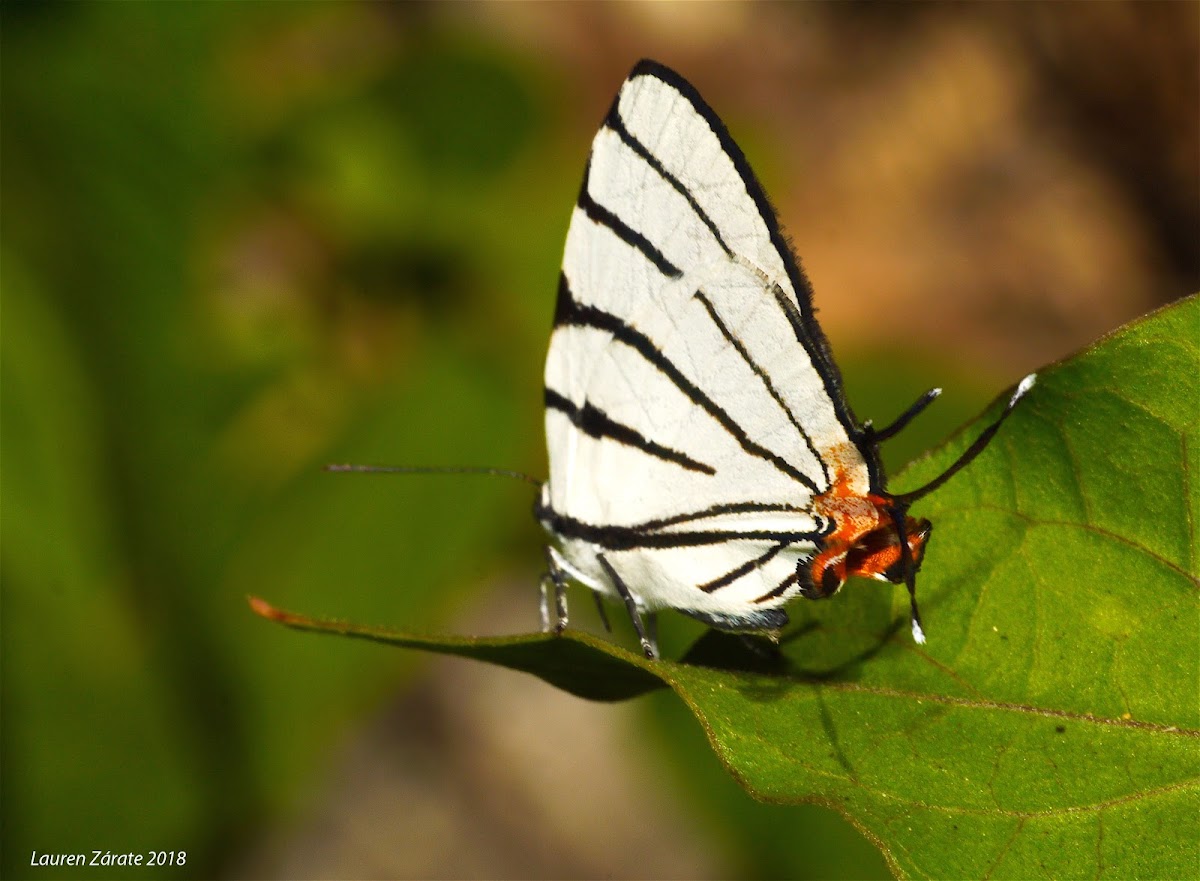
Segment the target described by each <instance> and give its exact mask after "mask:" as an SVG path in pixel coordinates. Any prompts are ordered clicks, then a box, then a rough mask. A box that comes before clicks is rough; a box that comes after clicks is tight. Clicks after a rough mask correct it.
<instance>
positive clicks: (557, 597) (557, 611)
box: [542, 546, 567, 633]
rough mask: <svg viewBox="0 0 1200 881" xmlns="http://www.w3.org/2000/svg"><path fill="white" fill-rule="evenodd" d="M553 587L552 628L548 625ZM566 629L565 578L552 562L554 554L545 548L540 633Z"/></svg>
mask: <svg viewBox="0 0 1200 881" xmlns="http://www.w3.org/2000/svg"><path fill="white" fill-rule="evenodd" d="M551 585H553V587H554V615H555V621H554V626H553V627H551V625H550V592H549V588H550V586H551ZM566 629H567V578H566V576H565V575H563V571H562V569H560V568H559V567H558V564H557V563H556V562H555V561H554V554H553V553H552V552H551V551H550V548H549V546H547V548H546V574H545V575H543V576H542V631H543V632H547V633H548V632H550V631H553V632H554V633H562V632H563V631H564V630H566Z"/></svg>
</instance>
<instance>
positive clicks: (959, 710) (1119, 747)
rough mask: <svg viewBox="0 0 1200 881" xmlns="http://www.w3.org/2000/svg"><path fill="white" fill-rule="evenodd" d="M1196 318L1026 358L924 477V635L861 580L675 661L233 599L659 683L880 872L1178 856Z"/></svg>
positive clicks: (431, 646)
mask: <svg viewBox="0 0 1200 881" xmlns="http://www.w3.org/2000/svg"><path fill="white" fill-rule="evenodd" d="M1198 331H1200V298H1197V297H1193V298H1190V299H1188V300H1186V301H1184V302H1182V303H1179V304H1177V305H1175V306H1173V307H1169V308H1166V309H1163V310H1161V311H1159V312H1158V313H1155V314H1154V315H1151V316H1149V317H1147V318H1145V319H1143V320H1141V321H1139V322H1136V323H1134V324H1132V325H1130V326H1128V327H1126V328H1123V329H1122V330H1120V331H1118V332H1116V333H1114V334H1112V335H1111V336H1109V337H1107V338H1106V339H1104V340H1101V341H1100V342H1099V343H1097V344H1096V345H1095V346H1093V347H1092V348H1090V349H1088V350H1086V351H1084V352H1083V353H1081V354H1079V355H1077V356H1075V357H1073V358H1071V359H1069V360H1067V361H1065V362H1062V363H1060V364H1058V365H1054V366H1052V367H1050V368H1047V369H1046V370H1045V371H1043V372H1042V373H1041V374H1040V375H1039V377H1038V381H1037V385H1036V386H1035V387H1034V389H1033V391H1032V392H1031V393H1030V394H1029V395H1028V396H1027V397H1026V399H1025V400H1024V401H1022V403H1021V405H1020V406H1019V407H1018V408H1017V410H1016V411H1015V412H1014V414H1013V416H1012V417H1011V418H1010V420H1009V421H1008V422H1007V423H1006V424H1005V426H1004V428H1003V429H1002V430H1001V432H1000V434H999V435H998V436H997V438H996V440H995V442H993V444H992V445H991V446H990V447H989V448H988V450H987V451H985V452H984V454H983V455H981V456H980V458H979V459H978V460H976V461H975V462H974V463H973V464H972V465H971V466H970V467H969V468H968V469H967V470H966V471H964V472H963V473H962V474H961V475H959V476H957V477H955V478H954V480H952V481H951V482H950V483H948V484H947V485H946V486H945V487H943V488H942V489H940V490H939V491H938V492H936V493H935V494H933V496H931V497H930V498H929V500H928V502H927V503H925V504H924V506H923V507H922V509H921V510H919V511H918V512H917V513H919V514H920V515H921V516H926V517H929V518H930V519H931V520H932V521H933V522H934V524H935V530H934V538H933V539H932V540H931V543H930V546H929V551H928V553H927V555H926V559H925V564H924V567H923V570H922V575H921V584H920V590H921V593H922V600H923V610H924V613H925V619H926V629H927V632H928V634H929V643H928V645H926V646H923V647H921V646H917V645H915V644H913V642H912V641H911V639H910V637H909V635H908V628H907V620H906V609H907V603H906V599H905V597H904V595H903V591H901V590H898V589H897V590H893V589H881V588H880V587H878V586H870V585H867V584H863V583H857V584H852V585H850V586H849V587H847V589H846V590H845V591H844V592H843V593H842V594H841V595H839V596H838V597H837V598H836V599H834V600H833V601H831V602H828V603H811V604H810V603H803V602H800V603H796V604H794V605H793V606H792V613H793V618H794V619H795V620H796V621H797V626H796V627H795V629H794V630H793V631H792V632H791V633H790V634H789V635H788V636H787V637H785V640H784V642H783V644H782V645H781V646H780V648H779V650H778V651H774V652H770V651H767V650H760V651H756V650H754V649H753V648H751V647H750V646H748V645H747V644H746V643H745V642H743V641H741V640H739V639H737V638H735V637H731V636H729V635H725V634H720V633H715V632H713V633H709V634H707V635H705V636H704V637H702V638H701V639H700V640H699V641H698V642H697V643H696V644H695V645H693V646H692V648H691V649H690V650H689V651H688V652H687V654H686V655H685V656H684V657H683V658H682V659H680V660H678V661H672V660H662V661H647V660H646V659H644V658H642V657H641V656H640V655H638V654H636V653H634V652H631V651H628V650H626V649H624V648H622V647H620V646H616V645H613V644H610V643H608V642H605V641H603V640H600V639H597V638H595V637H592V636H588V635H586V634H579V633H574V632H568V633H567V634H565V635H563V636H562V637H557V638H555V637H551V636H545V635H540V634H539V635H526V636H515V637H510V638H507V639H470V638H458V637H453V638H450V637H422V636H416V635H412V634H401V633H394V632H391V631H385V630H378V629H371V628H363V627H358V626H354V625H346V624H338V623H335V622H320V621H314V620H311V619H307V618H302V617H299V616H291V615H288V614H287V613H284V612H279V611H277V610H274V609H272V608H270V607H269V606H267V605H266V604H265V603H262V602H261V601H255V602H256V603H257V606H256V611H258V612H259V613H260V614H263V615H265V616H266V617H269V618H273V619H275V620H278V621H281V622H282V623H285V624H288V625H289V626H293V627H299V628H302V629H310V630H318V631H324V632H333V633H339V634H342V635H348V636H355V637H360V638H367V639H372V640H376V641H380V642H385V643H390V644H394V645H399V646H405V647H413V648H423V649H426V650H430V651H437V652H443V653H450V654H457V655H462V656H467V657H474V658H478V659H481V660H487V661H491V662H492V663H496V664H501V665H503V666H507V667H511V668H513V669H517V670H523V671H526V672H529V673H533V674H534V675H536V676H539V677H541V678H542V679H545V680H546V681H548V682H551V683H552V684H555V685H557V686H559V687H560V688H564V689H566V690H568V691H570V692H572V693H574V694H577V695H581V696H584V697H590V698H594V699H601V700H616V699H620V698H623V697H633V696H635V695H638V694H642V693H644V692H646V691H647V690H649V689H651V688H655V687H658V686H660V685H666V686H668V687H670V688H671V689H673V690H674V692H675V693H676V694H677V695H678V696H679V697H680V698H681V699H682V700H683V702H684V703H685V704H686V705H687V706H688V707H689V708H690V709H691V711H692V712H693V713H694V714H695V716H696V718H697V719H698V720H699V722H700V724H701V725H702V727H703V728H704V730H705V732H706V734H707V736H708V739H709V742H710V743H711V745H712V748H713V749H714V750H715V751H716V753H717V755H718V756H719V758H720V759H721V761H722V762H723V763H724V765H725V766H726V768H727V769H728V770H729V771H730V773H731V774H733V775H734V777H735V778H737V780H738V781H739V782H740V783H741V784H742V785H743V786H744V787H745V788H746V789H747V790H748V791H749V792H750V793H751V794H753V795H755V796H756V797H757V798H760V799H763V800H766V801H772V802H779V803H797V802H804V801H815V802H819V803H822V804H826V805H829V806H831V807H834V808H836V809H837V810H839V811H841V812H842V813H843V814H844V815H845V816H846V817H848V818H849V819H850V821H851V822H852V823H854V825H855V826H857V827H858V828H859V829H860V830H861V831H862V832H863V833H864V834H865V835H866V836H867V837H868V838H870V839H871V840H872V841H874V842H875V843H876V844H877V845H878V846H879V847H880V849H881V850H882V851H883V853H884V856H885V858H886V859H887V860H888V862H889V864H890V866H891V868H892V869H893V871H894V872H896V874H897V875H899V876H901V877H920V878H935V877H936V878H945V877H956V878H976V877H994V878H1001V877H1018V878H1067V877H1078V876H1085V875H1086V876H1089V877H1090V876H1100V875H1108V876H1121V877H1146V878H1165V877H1195V876H1196V875H1197V866H1198V865H1200V819H1198V818H1200V811H1197V790H1198V789H1200V707H1198V705H1197V700H1196V698H1197V694H1200V643H1198V641H1197V639H1196V632H1197V631H1196V624H1197V620H1198V619H1197V611H1198V602H1197V600H1198V597H1200V579H1198V577H1197V575H1198V567H1200V561H1198V559H1197V556H1198V551H1197V523H1200V438H1198V437H1197V422H1198V420H1197V402H1198V401H1200V333H1198ZM999 406H1000V404H999V402H997V404H996V405H994V406H993V407H992V408H991V410H992V411H995V410H996V409H997V408H998V407H999ZM978 430H979V428H978V426H974V427H970V428H968V429H966V430H964V431H963V432H962V433H960V434H959V435H958V436H957V437H956V438H955V439H953V440H952V441H951V442H950V443H948V444H947V445H945V446H944V447H943V448H941V449H939V450H937V451H936V452H935V453H933V454H931V455H930V456H928V457H927V458H925V459H923V460H921V461H920V462H918V463H916V464H915V465H914V466H913V467H911V468H910V469H909V470H908V471H906V472H905V473H904V474H903V480H902V481H898V483H901V484H903V485H904V486H916V485H919V484H920V483H922V482H924V481H926V480H928V479H930V478H931V477H933V476H934V475H936V474H938V473H940V472H941V471H942V470H943V469H944V468H945V467H946V466H947V465H948V464H949V463H950V462H952V461H953V459H954V458H955V456H956V455H957V454H958V453H959V452H961V450H962V449H963V448H965V446H966V445H967V444H969V443H970V441H971V440H972V439H973V438H974V437H975V435H976V433H977V432H978ZM798 834H801V833H800V832H798Z"/></svg>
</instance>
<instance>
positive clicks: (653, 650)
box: [596, 554, 658, 658]
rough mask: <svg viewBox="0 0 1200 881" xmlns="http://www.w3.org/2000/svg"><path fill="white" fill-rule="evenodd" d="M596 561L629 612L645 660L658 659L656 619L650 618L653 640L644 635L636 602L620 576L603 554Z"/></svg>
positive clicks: (640, 614) (598, 555)
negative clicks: (602, 568)
mask: <svg viewBox="0 0 1200 881" xmlns="http://www.w3.org/2000/svg"><path fill="white" fill-rule="evenodd" d="M596 559H597V560H599V561H600V565H601V566H603V567H604V571H605V572H606V573H608V577H609V580H610V581H612V583H613V587H615V588H616V589H617V593H619V594H620V595H621V599H622V600H624V601H625V610H626V611H627V612H629V620H630V621H632V622H633V629H634V630H636V631H637V635H638V640H639V641H640V642H641V644H642V652H643V654H645V655H646V657H647V658H657V657H658V633H657V630H658V619H657V618H656V617H654V616H653V615H652V616H651V622H652V623H651V630H652V631H653V636H654V638H653V639H651V637H649V636H647V635H646V627H645V625H644V624H642V613H641V610H639V609H638V604H637V600H635V599H634V598H633V594H632V593H630V592H629V587H628V586H627V585H626V584H625V582H624V581H622V580H621V576H620V575H618V574H617V570H616V569H614V568H613V567H612V563H610V562H608V560H607V559H605V557H604V554H597V555H596Z"/></svg>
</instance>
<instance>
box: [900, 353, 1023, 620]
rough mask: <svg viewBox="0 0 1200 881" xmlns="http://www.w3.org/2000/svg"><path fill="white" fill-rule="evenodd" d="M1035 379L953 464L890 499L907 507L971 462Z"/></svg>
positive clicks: (1014, 397) (1019, 386)
mask: <svg viewBox="0 0 1200 881" xmlns="http://www.w3.org/2000/svg"><path fill="white" fill-rule="evenodd" d="M1036 379H1037V374H1036V373H1031V374H1029V375H1028V376H1026V377H1025V378H1024V379H1022V380H1021V381H1020V382H1019V383H1018V384H1017V389H1016V391H1014V392H1013V393H1012V397H1011V398H1009V399H1008V405H1007V406H1006V407H1005V408H1004V412H1003V413H1001V414H1000V416H999V417H998V418H997V419H996V421H995V422H993V423H992V424H991V425H989V426H988V427H987V428H985V429H984V430H983V432H982V433H981V434H980V435H979V437H977V438H975V443H973V444H971V446H969V447H967V448H966V450H964V451H963V454H962V455H961V456H959V457H958V459H957V460H955V462H954V464H953V465H951V466H950V467H949V468H947V469H946V470H945V471H943V472H942V473H941V474H939V475H938V476H937V477H935V478H934V479H933V480H931V481H929V483H927V484H925V485H924V486H923V487H921V488H920V489H915V490H913V491H912V492H907V493H902V494H900V495H896V496H892V501H893V502H894V503H895V504H897V505H899V506H901V507H903V508H905V509H907V508H908V506H909V505H911V504H912V503H913V502H915V501H916V500H917V499H920V498H922V497H924V496H927V495H929V493H931V492H933V491H934V490H935V489H937V488H938V487H940V486H941V485H942V484H943V483H945V482H946V481H947V480H949V479H950V478H951V477H953V476H954V475H955V474H957V473H958V472H959V471H961V470H962V469H963V468H965V467H967V465H969V464H970V463H971V460H972V459H974V458H975V457H976V456H978V455H979V454H980V453H982V452H983V449H984V447H986V446H987V445H988V444H989V443H990V442H991V440H992V438H993V437H994V436H995V434H996V432H997V431H999V430H1000V426H1001V425H1003V424H1004V420H1005V419H1007V418H1008V414H1010V413H1011V412H1012V411H1013V408H1014V407H1016V406H1017V402H1018V401H1020V400H1021V398H1023V397H1025V393H1026V392H1028V391H1029V390H1030V389H1031V388H1033V383H1034V381H1035V380H1036ZM914 608H915V607H914ZM914 621H915V619H914Z"/></svg>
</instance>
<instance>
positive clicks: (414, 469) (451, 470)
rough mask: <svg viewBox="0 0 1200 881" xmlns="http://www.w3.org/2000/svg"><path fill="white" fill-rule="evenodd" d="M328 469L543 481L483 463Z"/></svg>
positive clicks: (331, 468) (335, 466) (533, 483)
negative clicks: (468, 475) (484, 476)
mask: <svg viewBox="0 0 1200 881" xmlns="http://www.w3.org/2000/svg"><path fill="white" fill-rule="evenodd" d="M325 470H326V471H332V472H336V473H339V474H346V473H349V474H485V475H489V476H491V477H511V478H512V479H514V480H523V481H525V482H526V483H528V484H529V485H530V486H536V487H540V486H541V485H542V481H540V480H538V479H537V478H536V477H531V476H530V475H528V474H526V473H525V472H523V471H513V470H511V469H508V468H489V467H487V466H483V465H432V466H428V465H350V464H333V465H326V466H325Z"/></svg>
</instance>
